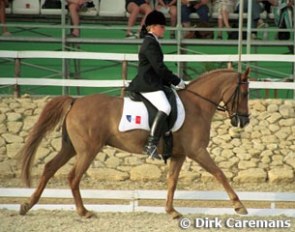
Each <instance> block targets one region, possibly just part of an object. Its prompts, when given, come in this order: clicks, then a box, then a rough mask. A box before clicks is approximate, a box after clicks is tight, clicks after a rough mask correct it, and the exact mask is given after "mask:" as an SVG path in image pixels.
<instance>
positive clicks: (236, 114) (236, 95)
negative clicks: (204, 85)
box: [185, 73, 249, 119]
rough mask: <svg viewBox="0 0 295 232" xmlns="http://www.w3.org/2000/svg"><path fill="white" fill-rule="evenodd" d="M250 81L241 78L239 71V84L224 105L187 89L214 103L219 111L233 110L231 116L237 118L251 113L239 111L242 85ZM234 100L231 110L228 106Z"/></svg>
mask: <svg viewBox="0 0 295 232" xmlns="http://www.w3.org/2000/svg"><path fill="white" fill-rule="evenodd" d="M248 84H249V82H248V81H242V79H241V74H240V73H239V75H238V81H237V86H236V88H235V91H234V92H233V94H232V95H231V97H230V98H229V99H228V100H227V101H226V102H225V103H224V105H220V104H219V103H216V102H214V101H212V100H211V99H208V98H206V97H204V96H202V95H200V94H198V93H196V92H194V91H191V90H189V89H185V91H187V92H189V93H191V94H193V95H195V96H197V97H199V98H201V99H203V100H205V101H207V102H209V103H211V104H213V105H214V106H215V107H216V109H217V110H218V111H222V112H231V113H230V115H229V118H230V119H232V118H237V117H249V114H245V113H239V112H238V108H239V105H238V104H239V99H240V95H241V85H248ZM231 101H232V102H233V103H235V104H232V105H231V110H229V108H228V104H229V103H230V102H231Z"/></svg>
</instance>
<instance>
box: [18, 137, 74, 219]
mask: <svg viewBox="0 0 295 232" xmlns="http://www.w3.org/2000/svg"><path fill="white" fill-rule="evenodd" d="M74 155H75V150H74V148H73V146H72V145H71V144H70V143H66V142H63V144H62V148H61V150H60V151H59V152H58V154H57V155H56V156H55V157H54V158H53V159H52V160H51V161H49V162H48V163H47V164H46V165H45V167H44V170H43V174H42V176H41V177H40V180H39V184H38V186H37V188H36V190H35V192H34V193H33V194H32V196H31V198H30V201H29V203H27V202H26V203H24V204H22V205H21V207H20V214H21V215H25V214H26V213H27V212H28V211H29V210H30V209H31V208H32V207H33V206H34V205H35V204H36V203H37V202H38V201H39V199H40V197H41V194H42V192H43V190H44V188H45V187H46V184H47V183H48V181H49V179H50V178H51V177H52V176H53V175H54V174H55V173H56V171H57V170H58V169H59V168H61V167H62V166H63V165H64V164H65V163H67V162H68V161H69V159H70V158H72V157H73V156H74Z"/></svg>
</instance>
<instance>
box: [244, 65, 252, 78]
mask: <svg viewBox="0 0 295 232" xmlns="http://www.w3.org/2000/svg"><path fill="white" fill-rule="evenodd" d="M250 71H251V69H250V67H247V69H246V71H245V72H244V74H243V75H242V80H243V81H247V79H248V75H249V73H250Z"/></svg>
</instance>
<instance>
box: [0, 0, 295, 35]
mask: <svg viewBox="0 0 295 232" xmlns="http://www.w3.org/2000/svg"><path fill="white" fill-rule="evenodd" d="M11 1H12V0H0V23H1V24H2V36H10V35H11V33H10V32H9V31H8V30H7V27H6V25H5V24H6V17H5V6H7V5H8V4H10V3H11ZM48 1H49V2H50V1H52V0H46V1H45V3H46V2H48ZM121 1H123V0H121ZM150 1H152V0H125V9H126V12H127V13H128V21H127V30H126V38H127V39H134V38H139V37H140V34H139V32H140V29H141V26H142V25H143V24H144V21H145V16H146V15H147V14H149V13H150V12H151V11H152V10H153V8H155V9H156V10H158V11H161V12H162V13H164V14H165V15H166V16H167V17H169V21H170V25H169V26H171V28H175V26H176V22H177V0H156V1H155V4H151V3H150ZM66 2H67V8H68V10H69V13H70V16H71V21H72V25H73V26H74V27H73V29H72V30H71V33H70V34H69V36H72V37H79V36H80V29H79V28H75V26H79V24H80V16H79V11H80V10H81V8H83V7H85V5H87V4H88V5H89V4H90V5H91V0H66ZM92 4H93V3H92ZM180 7H181V10H180V11H181V24H182V27H184V28H191V27H194V26H195V27H197V28H198V27H208V25H209V24H208V23H209V20H210V16H211V15H212V12H213V13H215V14H218V16H217V25H218V28H219V30H218V32H217V39H223V35H224V33H223V30H222V29H223V28H227V29H230V28H232V27H235V25H232V24H231V20H230V14H231V13H238V12H239V0H181V6H180ZM247 8H248V0H244V11H245V12H247V11H248V9H247ZM293 8H294V0H253V1H252V9H251V11H252V18H251V27H252V28H253V29H257V28H263V27H266V26H267V24H266V23H265V22H264V21H263V19H262V18H261V17H260V15H261V13H262V12H263V11H266V12H267V13H273V14H274V16H275V23H276V25H277V26H278V27H279V28H293V17H292V13H293ZM192 13H196V14H197V15H198V17H197V19H196V21H197V22H196V23H197V24H196V25H194V24H193V22H192V19H191V17H190V16H191V14H192ZM138 18H140V19H141V21H140V25H138V29H137V31H133V29H134V27H135V25H136V23H137V21H138ZM194 21H195V20H194ZM194 23H195V22H194ZM184 31H185V32H184V33H183V37H184V38H194V37H195V36H196V33H199V35H200V34H201V33H200V32H198V31H195V30H194V31H193V32H192V31H188V30H184ZM228 31H229V32H228V38H230V37H232V38H234V35H231V34H230V30H228ZM256 34H257V32H255V30H254V32H253V33H252V36H253V38H256ZM212 35H213V34H212V33H205V32H204V33H203V34H201V35H200V36H201V37H204V38H212ZM170 38H172V39H173V38H175V30H170ZM278 38H279V39H289V38H290V33H289V35H288V33H287V32H285V33H284V32H281V33H278Z"/></svg>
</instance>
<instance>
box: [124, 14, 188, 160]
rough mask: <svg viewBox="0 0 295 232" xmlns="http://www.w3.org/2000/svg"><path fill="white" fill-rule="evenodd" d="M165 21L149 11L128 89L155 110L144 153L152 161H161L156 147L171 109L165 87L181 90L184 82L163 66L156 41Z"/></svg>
mask: <svg viewBox="0 0 295 232" xmlns="http://www.w3.org/2000/svg"><path fill="white" fill-rule="evenodd" d="M165 25H166V18H165V16H164V14H163V13H161V12H159V11H156V10H154V11H152V12H151V13H149V14H148V15H147V17H146V19H145V25H144V26H143V28H142V31H141V34H142V35H143V36H144V39H143V43H142V45H141V47H140V51H139V54H138V57H139V64H138V74H137V75H136V77H135V78H134V79H133V81H132V82H131V83H130V85H129V86H128V87H127V90H128V91H133V92H138V93H140V94H141V95H142V96H143V97H145V98H146V99H147V100H148V101H149V102H150V103H152V104H153V105H154V106H155V107H156V108H157V110H158V112H157V114H156V117H155V119H154V121H153V124H152V127H151V131H150V135H149V137H148V140H147V144H146V145H145V149H144V152H145V153H146V154H147V155H149V156H150V157H151V158H155V159H161V157H160V156H159V154H158V152H157V145H158V143H159V140H160V138H161V136H162V135H163V131H162V130H163V124H165V121H166V118H167V116H168V115H169V114H170V111H171V106H170V103H169V101H168V100H167V97H166V95H165V93H164V91H163V89H164V86H167V87H170V85H171V84H172V85H174V86H177V87H178V88H179V89H184V88H185V84H184V81H183V80H182V79H181V78H179V77H178V76H176V75H175V74H173V73H172V72H171V71H170V70H169V69H168V68H167V66H166V65H165V64H164V62H163V56H164V55H163V52H162V49H161V46H160V43H159V38H161V37H163V36H164V32H165Z"/></svg>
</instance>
